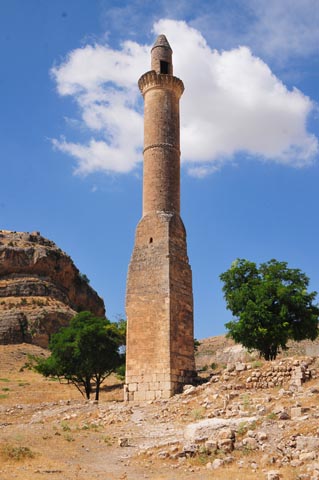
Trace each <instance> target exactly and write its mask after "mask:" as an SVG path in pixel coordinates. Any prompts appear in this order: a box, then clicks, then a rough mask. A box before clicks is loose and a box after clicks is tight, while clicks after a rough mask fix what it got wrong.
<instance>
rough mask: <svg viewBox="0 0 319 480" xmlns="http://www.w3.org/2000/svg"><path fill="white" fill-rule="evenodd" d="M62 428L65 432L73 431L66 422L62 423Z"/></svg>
mask: <svg viewBox="0 0 319 480" xmlns="http://www.w3.org/2000/svg"><path fill="white" fill-rule="evenodd" d="M61 428H62V430H63V431H64V432H70V430H71V427H70V425H69V424H68V423H66V422H61Z"/></svg>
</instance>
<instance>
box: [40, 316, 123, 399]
mask: <svg viewBox="0 0 319 480" xmlns="http://www.w3.org/2000/svg"><path fill="white" fill-rule="evenodd" d="M122 327H123V325H121V326H120V329H119V327H118V325H117V324H116V323H111V322H110V321H109V320H108V319H106V318H99V317H95V316H94V315H93V314H92V313H90V312H81V313H78V314H77V315H76V316H75V317H74V318H73V319H72V320H71V322H70V325H69V326H67V327H64V328H62V329H61V330H60V331H59V332H58V333H56V334H54V335H52V338H51V341H50V344H49V349H50V350H51V355H50V357H48V358H47V359H42V358H37V359H36V365H35V369H36V370H37V371H38V372H39V373H41V374H42V375H44V376H46V377H56V378H59V379H60V380H61V379H65V380H67V382H68V383H72V384H73V385H74V386H75V387H76V388H77V389H78V390H79V391H80V392H81V394H82V395H83V396H84V394H85V396H86V398H88V399H89V398H90V395H91V393H92V391H93V389H95V399H96V400H98V399H99V393H100V386H101V384H102V382H103V381H104V380H105V379H106V377H107V376H109V375H110V374H111V373H112V372H114V371H115V370H116V369H117V368H118V367H119V366H120V365H121V364H122V363H123V358H122V357H123V356H122V355H121V353H120V351H119V348H120V346H121V345H122V344H123V328H122Z"/></svg>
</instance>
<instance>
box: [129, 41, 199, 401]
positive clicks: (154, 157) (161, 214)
mask: <svg viewBox="0 0 319 480" xmlns="http://www.w3.org/2000/svg"><path fill="white" fill-rule="evenodd" d="M171 56H172V54H171V50H170V47H167V46H165V47H163V45H162V44H158V45H154V47H153V49H152V68H154V69H155V70H151V71H150V72H147V73H145V74H144V75H142V77H141V78H140V80H139V88H140V90H141V93H142V95H143V97H144V176H143V216H142V219H141V220H140V222H139V224H138V226H137V229H136V235H135V245H134V249H133V253H132V257H131V261H130V265H129V270H128V277H127V289H126V316H127V322H128V329H127V349H126V384H127V385H128V388H127V389H125V399H126V400H129V401H130V400H138V401H143V400H155V399H158V398H169V397H170V396H172V395H173V394H175V393H178V392H181V391H182V388H183V385H185V384H186V383H190V382H192V380H193V378H194V376H195V360H194V335H193V292H192V272H191V268H190V265H189V262H188V256H187V246H186V231H185V227H184V225H183V222H182V219H181V217H180V126H179V99H180V97H181V95H182V93H183V90H184V86H183V82H182V81H181V80H180V79H178V78H176V77H174V76H173V74H172V72H173V65H172V61H171ZM159 59H160V60H159ZM163 65H166V67H167V68H166V67H165V71H162V68H163ZM154 374H155V375H156V378H155V379H151V378H150V377H151V376H152V375H154ZM161 375H164V376H165V378H164V379H160V377H159V376H161ZM132 383H134V385H135V386H134V389H132V388H131V387H130V385H131V384H132ZM156 383H158V384H156ZM145 392H147V393H145Z"/></svg>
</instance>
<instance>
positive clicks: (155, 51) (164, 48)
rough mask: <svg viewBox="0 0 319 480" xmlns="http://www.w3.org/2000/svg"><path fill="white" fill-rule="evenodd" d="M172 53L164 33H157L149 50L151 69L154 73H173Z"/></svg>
mask: <svg viewBox="0 0 319 480" xmlns="http://www.w3.org/2000/svg"><path fill="white" fill-rule="evenodd" d="M172 53H173V51H172V49H171V46H170V44H169V43H168V41H167V38H166V37H165V35H159V36H158V37H157V39H156V42H155V43H154V45H153V47H152V50H151V57H152V66H151V68H152V70H155V72H156V73H162V74H165V75H173V64H172Z"/></svg>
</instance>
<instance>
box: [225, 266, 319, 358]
mask: <svg viewBox="0 0 319 480" xmlns="http://www.w3.org/2000/svg"><path fill="white" fill-rule="evenodd" d="M220 279H221V280H222V281H223V282H224V286H223V292H224V297H225V300H226V304H227V308H228V309H229V310H231V312H232V313H233V315H234V316H235V317H237V318H236V319H235V320H232V321H230V322H228V323H226V325H225V326H226V328H227V329H228V330H229V332H228V335H229V336H230V337H231V338H233V339H234V340H235V342H238V343H241V344H242V345H243V346H244V347H246V348H247V349H248V350H253V349H257V350H258V351H259V353H260V355H261V356H263V357H264V358H265V359H266V360H273V359H275V358H276V356H277V354H278V352H279V350H280V348H281V349H283V350H286V349H287V342H288V340H289V339H293V340H297V341H299V340H303V339H306V338H308V339H311V340H314V339H315V338H316V337H317V335H318V317H319V308H318V306H317V305H314V304H313V301H314V299H315V297H316V295H317V292H310V293H308V292H307V288H308V284H309V278H308V277H307V276H306V275H305V274H304V273H302V272H301V271H300V270H299V269H293V268H288V267H287V263H286V262H278V261H277V260H270V261H269V262H266V263H261V264H260V266H259V268H258V267H257V265H256V264H255V263H254V262H250V261H248V260H244V259H237V260H236V261H235V262H233V264H232V265H231V267H230V269H229V270H227V271H226V272H224V273H222V274H221V275H220Z"/></svg>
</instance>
